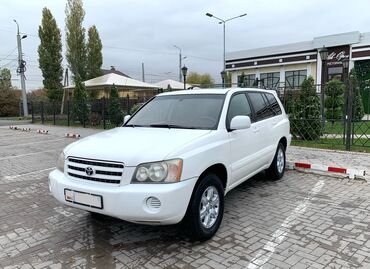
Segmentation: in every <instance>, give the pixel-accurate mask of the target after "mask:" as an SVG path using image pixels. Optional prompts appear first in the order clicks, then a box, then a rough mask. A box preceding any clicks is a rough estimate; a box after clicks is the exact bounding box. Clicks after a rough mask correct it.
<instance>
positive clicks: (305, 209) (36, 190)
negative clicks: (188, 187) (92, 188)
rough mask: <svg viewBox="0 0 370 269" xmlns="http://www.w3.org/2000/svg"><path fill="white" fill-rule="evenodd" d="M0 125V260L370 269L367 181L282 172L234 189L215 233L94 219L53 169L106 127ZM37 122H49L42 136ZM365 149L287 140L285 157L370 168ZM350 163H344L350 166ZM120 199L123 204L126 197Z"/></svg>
mask: <svg viewBox="0 0 370 269" xmlns="http://www.w3.org/2000/svg"><path fill="white" fill-rule="evenodd" d="M23 127H31V128H32V131H31V132H23V131H19V130H10V129H9V128H8V127H0V189H1V192H0V268H94V267H95V268H202V269H203V268H221V269H222V268H262V267H263V268H370V211H369V210H370V185H369V183H367V182H366V181H359V180H349V179H343V178H335V177H331V176H328V175H316V174H310V173H302V172H297V171H286V174H285V176H284V177H283V178H282V179H281V180H279V181H270V180H268V179H267V178H266V177H265V175H264V174H263V173H261V174H259V175H257V176H255V177H253V178H252V179H250V180H249V181H247V182H245V183H243V184H241V185H240V186H238V187H237V188H235V189H234V190H232V191H231V192H230V193H228V195H227V196H226V198H225V214H224V218H223V222H222V225H221V227H220V230H219V231H218V232H217V234H216V235H215V236H214V237H213V238H212V239H211V240H208V241H206V242H202V243H201V242H192V241H190V240H189V239H188V238H187V236H186V235H185V234H184V232H183V226H181V225H173V226H144V225H137V224H132V223H128V222H125V221H121V220H118V219H114V218H110V217H103V218H95V217H92V216H91V215H90V214H89V213H88V212H85V211H83V210H79V209H74V208H70V207H66V206H63V205H61V204H60V203H58V202H57V201H56V200H55V199H54V198H53V197H52V196H51V195H50V193H49V191H48V181H47V175H48V173H49V172H50V171H51V170H52V169H54V167H55V162H56V159H57V157H58V155H59V153H60V151H61V150H62V149H63V148H64V147H65V146H66V145H68V144H69V143H71V142H73V141H75V139H73V138H65V137H64V134H65V133H66V132H69V133H71V132H75V133H80V134H81V135H82V136H83V137H84V136H87V135H89V134H93V133H96V132H99V131H101V130H94V129H83V128H68V129H67V128H64V127H54V126H38V125H30V126H23ZM36 129H46V130H49V134H47V135H44V134H37V133H36V132H35V130H36ZM369 157H370V155H369V154H358V153H343V152H335V151H328V150H313V149H306V148H298V147H291V148H290V149H289V151H288V152H287V158H288V159H289V160H293V159H294V160H296V158H299V160H296V161H303V160H306V161H311V162H312V161H315V162H320V163H321V164H335V165H336V166H343V165H346V164H348V165H353V166H355V167H357V168H360V167H362V168H364V169H369V160H370V158H369ZM348 165H347V166H348ZM123 206H124V205H123Z"/></svg>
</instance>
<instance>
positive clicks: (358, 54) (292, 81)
mask: <svg viewBox="0 0 370 269" xmlns="http://www.w3.org/2000/svg"><path fill="white" fill-rule="evenodd" d="M323 46H325V47H326V48H327V49H328V60H327V61H326V64H323V62H322V60H321V58H320V53H319V52H320V50H321V49H322V48H323ZM343 57H349V60H350V64H349V70H350V69H351V68H353V67H354V66H355V65H356V64H361V63H364V62H366V61H367V62H368V63H370V32H368V33H360V32H358V31H356V32H348V33H341V34H335V35H328V36H319V37H315V38H313V39H312V40H310V41H304V42H297V43H291V44H285V45H279V46H272V47H264V48H257V49H249V50H242V51H235V52H230V53H227V55H226V71H228V72H230V73H231V76H232V83H233V84H234V85H236V84H239V85H240V84H241V83H243V81H242V80H244V85H247V86H253V85H256V81H257V82H258V81H259V83H261V84H262V86H264V87H267V88H278V87H289V88H296V87H299V86H300V85H301V83H302V81H303V80H304V78H306V77H307V76H312V77H313V78H314V80H315V83H316V84H319V85H320V84H324V83H325V82H327V81H328V80H331V79H333V78H337V79H340V80H343V66H342V62H341V59H342V58H343ZM369 72H370V71H369ZM243 73H244V76H243V75H242V74H243ZM323 74H324V76H323ZM256 79H257V80H256Z"/></svg>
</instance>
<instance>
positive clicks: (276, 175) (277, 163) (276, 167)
mask: <svg viewBox="0 0 370 269" xmlns="http://www.w3.org/2000/svg"><path fill="white" fill-rule="evenodd" d="M285 164H286V160H285V147H284V145H283V144H282V143H279V145H278V147H277V150H276V153H275V157H274V160H273V161H272V163H271V165H270V167H269V168H268V169H267V170H266V174H267V176H268V177H269V178H270V179H272V180H278V179H280V178H282V177H283V175H284V170H285Z"/></svg>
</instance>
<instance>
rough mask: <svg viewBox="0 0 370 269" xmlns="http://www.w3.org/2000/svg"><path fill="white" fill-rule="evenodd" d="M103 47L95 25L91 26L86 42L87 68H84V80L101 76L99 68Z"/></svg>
mask: <svg viewBox="0 0 370 269" xmlns="http://www.w3.org/2000/svg"><path fill="white" fill-rule="evenodd" d="M102 48H103V45H102V43H101V40H100V37H99V32H98V30H97V29H96V27H95V25H93V26H91V27H90V28H89V30H88V41H87V48H86V52H87V66H86V78H87V79H91V78H96V77H99V76H101V75H102V71H101V66H102V64H103V56H102V52H101V51H102Z"/></svg>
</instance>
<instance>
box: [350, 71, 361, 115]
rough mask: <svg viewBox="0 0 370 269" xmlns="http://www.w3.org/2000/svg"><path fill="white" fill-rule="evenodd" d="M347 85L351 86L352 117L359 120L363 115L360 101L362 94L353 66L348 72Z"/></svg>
mask: <svg viewBox="0 0 370 269" xmlns="http://www.w3.org/2000/svg"><path fill="white" fill-rule="evenodd" d="M349 86H350V87H351V88H352V102H353V103H352V108H353V115H352V116H353V119H354V120H361V119H362V118H363V116H364V115H365V112H364V104H363V102H362V96H361V93H360V85H359V81H358V77H357V73H356V70H355V69H354V68H353V69H352V70H351V72H350V73H349Z"/></svg>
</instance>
